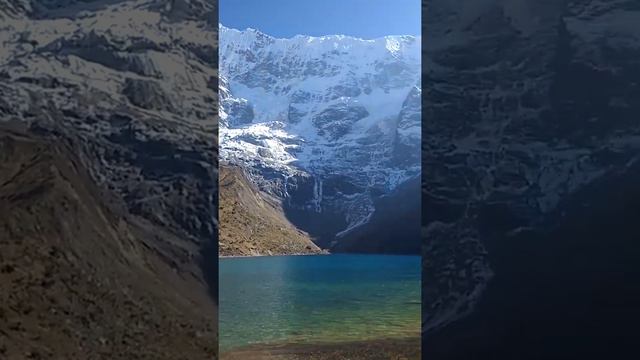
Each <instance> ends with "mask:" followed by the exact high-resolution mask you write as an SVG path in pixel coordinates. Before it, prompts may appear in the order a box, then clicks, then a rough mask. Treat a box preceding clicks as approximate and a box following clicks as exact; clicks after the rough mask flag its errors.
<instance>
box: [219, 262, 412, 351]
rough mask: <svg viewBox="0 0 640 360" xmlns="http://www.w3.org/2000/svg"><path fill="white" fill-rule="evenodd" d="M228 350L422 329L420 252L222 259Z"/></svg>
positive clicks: (224, 345) (223, 337)
mask: <svg viewBox="0 0 640 360" xmlns="http://www.w3.org/2000/svg"><path fill="white" fill-rule="evenodd" d="M219 266H220V267H219V271H220V273H219V274H220V275H219V276H220V283H219V284H220V292H219V294H220V307H219V311H220V313H219V319H220V320H219V321H220V323H219V334H220V335H219V336H220V350H221V351H223V352H224V351H228V350H230V349H234V348H238V347H243V346H247V345H253V344H278V343H282V344H289V343H331V342H343V341H360V340H373V339H382V338H408V337H418V336H420V323H421V320H420V314H421V312H420V272H421V265H420V257H419V256H387V255H318V256H273V257H248V258H223V259H220V265H219Z"/></svg>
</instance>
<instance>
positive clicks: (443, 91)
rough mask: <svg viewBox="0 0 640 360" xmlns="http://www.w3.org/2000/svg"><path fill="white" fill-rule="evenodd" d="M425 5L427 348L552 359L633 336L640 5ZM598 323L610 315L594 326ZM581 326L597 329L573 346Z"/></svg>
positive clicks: (448, 353) (444, 354)
mask: <svg viewBox="0 0 640 360" xmlns="http://www.w3.org/2000/svg"><path fill="white" fill-rule="evenodd" d="M423 9H424V10H425V12H424V14H425V16H424V22H423V24H425V25H424V26H425V27H424V32H425V37H424V41H425V42H424V53H423V56H424V60H423V61H424V65H425V66H424V70H423V71H424V73H423V80H424V84H425V86H424V91H425V93H424V95H425V96H424V97H423V112H424V123H423V139H424V142H423V161H424V164H423V169H424V172H425V174H426V176H424V177H423V235H424V236H425V239H424V241H425V243H424V248H423V261H424V264H423V265H424V285H423V304H424V307H423V314H424V323H423V331H424V332H425V337H424V338H423V340H424V343H423V351H424V356H425V357H426V358H429V359H457V358H460V359H467V358H469V357H470V356H471V354H474V356H477V357H479V358H483V359H484V358H491V359H502V358H519V359H520V358H536V356H538V357H537V358H543V357H545V356H547V357H548V356H549V354H552V353H553V347H554V346H555V345H561V346H560V348H559V350H561V352H560V353H558V354H562V355H563V356H565V358H566V356H573V355H577V354H588V353H589V351H588V350H587V349H590V350H594V351H595V350H601V349H602V348H604V347H606V346H608V345H611V348H612V349H614V350H615V346H614V345H616V344H617V345H628V344H625V343H624V339H625V336H627V335H628V333H625V331H626V330H627V329H628V326H627V325H628V323H626V322H624V321H622V320H621V318H620V317H618V316H619V315H616V314H613V313H611V312H609V314H610V315H611V317H608V315H605V314H607V311H608V310H607V309H609V310H611V309H612V307H610V306H609V305H607V302H609V304H611V303H612V302H615V301H616V300H615V299H621V298H627V299H628V303H627V304H626V305H625V306H626V310H625V314H626V315H628V316H630V317H631V318H632V319H637V310H636V309H638V307H640V304H639V303H638V297H637V296H636V295H634V294H637V288H635V287H633V286H630V285H625V282H624V280H623V277H621V275H618V274H619V273H616V272H617V271H618V270H616V269H622V268H626V271H629V270H630V268H627V266H631V263H630V262H629V261H628V259H626V258H623V257H624V255H622V254H625V253H626V254H637V252H638V248H637V246H635V245H634V244H633V242H632V241H631V238H632V237H633V236H632V235H633V234H636V235H637V234H638V229H637V228H635V225H634V220H631V219H632V218H634V216H637V209H636V208H634V206H635V205H634V204H637V198H635V197H630V198H629V199H627V200H628V201H629V202H618V201H617V200H614V199H615V198H616V197H617V196H618V195H616V194H617V193H616V192H617V191H619V189H616V187H619V186H623V187H625V188H626V187H627V186H631V185H630V184H632V183H633V181H636V182H637V179H638V172H637V171H636V170H634V168H635V166H634V165H633V164H635V162H636V161H637V160H638V153H639V151H638V150H639V148H640V137H639V136H638V135H640V123H639V122H638V114H640V108H639V106H640V60H638V59H640V31H639V28H638V27H637V26H635V24H637V23H639V22H640V6H638V4H637V2H634V1H596V0H593V1H544V2H539V1H528V0H523V1H499V0H487V1H480V2H472V1H454V2H451V1H440V0H433V1H425V2H423ZM625 178H628V181H629V182H621V181H622V179H625ZM625 184H626V185H625ZM603 194H607V196H611V199H610V201H611V203H610V204H607V201H606V198H605V199H602V198H600V196H601V195H603ZM630 195H631V194H630ZM596 204H598V205H596ZM605 206H613V208H612V209H611V213H608V212H602V211H601V208H603V207H605ZM565 214H566V217H563V216H565ZM615 214H618V215H617V216H616V215H615ZM632 214H634V215H632ZM598 217H602V218H601V221H596V220H597V219H598ZM616 217H617V218H618V220H620V219H628V221H624V222H620V221H617V220H616ZM589 219H591V220H589ZM581 222H584V223H583V225H584V226H588V227H587V229H589V230H590V232H585V231H581V230H580V229H579V227H576V224H580V223H581ZM587 222H588V223H587ZM614 224H615V226H616V228H615V229H612V228H609V229H608V227H610V226H614ZM607 229H608V230H607ZM606 234H610V235H611V236H615V237H616V239H610V238H609V236H608V235H606ZM636 237H637V236H636ZM609 247H610V249H609V250H608V251H605V248H609ZM603 252H605V253H608V254H609V255H606V256H605V257H604V258H603V257H602V254H603ZM614 254H617V255H615V256H614ZM509 259H511V260H509ZM625 259H626V260H625ZM618 260H619V261H620V262H619V263H617V261H618ZM588 262H592V263H593V264H600V265H593V266H587V265H585V263H588ZM545 264H547V265H548V268H547V267H546V266H545ZM542 267H544V269H543V268H542ZM556 271H557V278H554V276H555V272H556ZM579 272H582V274H579ZM632 273H633V272H632ZM598 274H601V275H598ZM574 275H575V277H573V278H572V276H574ZM491 279H493V280H491ZM608 282H609V283H610V284H608V285H607V283H608ZM589 283H591V284H592V285H588V284H589ZM487 284H488V288H487ZM485 288H486V295H485V296H483V294H485V291H484V290H485ZM609 291H611V298H609V300H605V299H606V298H607V293H608V292H609ZM525 293H526V294H527V295H526V301H522V300H523V294H525ZM563 295H564V296H566V298H565V299H564V300H566V301H567V302H563V301H564V300H558V301H554V300H553V298H554V297H558V296H563ZM592 299H600V300H598V301H592ZM478 301H479V302H478ZM569 302H571V303H572V304H569ZM476 303H477V311H476V312H473V309H474V304H476ZM572 307H573V308H572ZM470 312H471V314H472V315H470V317H469V318H468V319H466V320H465V319H464V316H465V315H467V314H469V313H470ZM571 314H574V315H575V314H580V316H583V317H584V318H583V319H582V320H581V321H578V320H577V318H576V317H574V316H573V315H571ZM461 318H462V320H460V321H458V322H455V323H453V324H451V325H449V326H446V325H447V324H450V323H451V322H452V321H454V320H456V319H461ZM607 318H608V320H605V319H607ZM596 319H597V321H602V323H603V324H609V325H610V327H609V328H606V329H604V328H603V329H599V330H597V329H594V328H593V327H592V325H593V324H595V322H596ZM613 319H617V321H616V320H613ZM590 320H593V322H591V323H589V321H590ZM572 321H576V322H575V323H574V325H573V326H574V327H571V326H572V325H570V324H571V322H572ZM543 322H544V324H543ZM635 322H636V323H637V320H636V321H635ZM576 324H582V325H584V326H585V327H587V328H588V329H589V330H585V331H584V332H580V333H579V334H580V335H582V336H584V338H585V339H591V340H587V341H585V342H583V343H581V344H577V343H576V342H573V340H572V339H566V340H567V341H566V342H565V343H564V344H562V343H561V342H562V341H561V340H560V339H561V338H559V337H557V336H560V335H570V334H572V331H574V330H575V331H578V330H577V329H576V328H575V326H577V325H576ZM556 325H557V327H555V326H556ZM527 326H531V327H530V328H527ZM554 327H555V328H554ZM607 333H609V334H616V336H619V337H620V339H622V340H621V341H619V342H615V341H613V339H612V338H611V337H608V335H607ZM546 334H552V335H555V336H556V339H558V341H559V343H554V342H553V340H552V338H553V337H552V336H546ZM574 339H577V338H574ZM464 344H468V346H464ZM505 344H506V345H505ZM509 344H512V345H513V346H510V345H509ZM580 346H582V347H583V349H585V350H584V351H582V352H581V350H579V347H580ZM599 346H602V348H600V347H599ZM554 355H557V354H554ZM563 356H560V357H563Z"/></svg>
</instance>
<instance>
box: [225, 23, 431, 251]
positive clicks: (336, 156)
mask: <svg viewBox="0 0 640 360" xmlns="http://www.w3.org/2000/svg"><path fill="white" fill-rule="evenodd" d="M220 41H221V46H220V71H221V82H220V101H221V108H220V110H221V128H220V134H221V158H222V159H224V160H225V161H228V162H230V163H232V164H235V165H240V166H243V167H245V168H247V174H249V176H250V180H251V181H252V182H253V183H255V184H256V185H257V186H258V187H259V188H260V190H262V191H265V192H267V193H270V194H271V195H273V196H276V197H278V198H280V199H282V201H283V204H284V211H285V213H286V215H287V217H288V218H289V219H290V220H291V221H292V222H293V223H294V224H295V225H296V226H298V227H299V228H301V229H303V230H305V231H306V232H308V233H309V234H310V235H311V236H312V237H313V238H314V241H315V242H316V243H317V244H318V245H320V246H321V247H323V248H329V249H332V250H336V249H337V246H338V244H340V242H341V241H343V240H344V241H346V242H349V243H350V244H351V245H350V246H340V248H341V249H342V250H344V251H346V250H347V249H349V251H356V252H357V251H366V252H369V251H372V249H374V248H375V249H378V250H377V251H381V252H385V251H388V252H397V251H398V250H395V249H392V248H389V249H387V248H385V247H384V246H381V247H376V246H369V245H368V244H365V241H366V240H364V239H362V238H361V237H360V239H361V240H355V239H354V238H353V234H354V232H353V230H355V229H358V228H361V227H363V226H364V225H366V224H368V223H369V221H370V220H371V219H372V216H373V214H374V212H375V211H376V210H381V209H379V208H378V209H377V207H376V206H379V205H380V204H381V203H383V202H384V201H379V198H380V197H381V196H383V195H389V194H391V193H392V192H393V191H394V190H395V189H396V188H397V187H398V186H399V185H400V184H402V183H405V182H407V181H410V180H411V179H415V178H416V177H417V176H418V174H419V171H420V163H419V158H420V152H419V143H420V101H419V99H420V94H421V91H420V70H419V67H420V39H419V38H416V37H413V36H388V37H384V38H379V39H374V40H363V39H357V38H353V37H349V36H342V35H330V36H324V37H309V36H303V35H299V36H295V37H293V38H290V39H277V38H274V37H271V36H269V35H266V34H264V33H262V32H260V31H258V30H255V29H247V30H243V31H239V30H235V29H229V28H226V27H224V26H222V25H221V26H220ZM414 205H417V204H414ZM392 206H397V204H395V203H394V204H393V205H392ZM413 211H415V212H418V211H419V210H418V206H415V207H414V209H413ZM415 220H416V221H415V223H416V224H417V218H416V219H415ZM365 227H366V226H365ZM415 229H416V231H414V232H413V233H412V234H407V236H404V234H400V235H402V236H401V238H398V239H396V241H397V242H399V243H400V242H404V241H408V242H410V241H412V240H413V239H418V231H417V225H416V226H415ZM364 231H365V232H370V231H371V230H366V229H365V230H364ZM361 232H362V230H359V231H358V232H356V233H361ZM380 244H382V242H380V243H379V244H378V245H380ZM358 245H362V246H358ZM414 251H416V253H417V250H416V249H414Z"/></svg>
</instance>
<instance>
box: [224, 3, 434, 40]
mask: <svg viewBox="0 0 640 360" xmlns="http://www.w3.org/2000/svg"><path fill="white" fill-rule="evenodd" d="M219 4H220V22H221V23H222V24H223V25H224V26H227V27H230V28H235V29H240V30H243V29H246V28H248V27H251V28H254V29H258V30H260V31H262V32H264V33H266V34H269V35H272V36H275V37H292V36H294V35H298V34H301V35H312V36H321V35H334V34H341V35H351V36H356V37H361V38H365V39H372V38H377V37H381V36H385V35H419V34H420V29H421V27H420V15H421V8H420V0H220V2H219Z"/></svg>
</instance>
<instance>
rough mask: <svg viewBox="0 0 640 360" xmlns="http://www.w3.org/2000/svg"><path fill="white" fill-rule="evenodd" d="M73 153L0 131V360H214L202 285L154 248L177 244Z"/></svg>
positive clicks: (52, 142) (209, 308)
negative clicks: (99, 181)
mask: <svg viewBox="0 0 640 360" xmlns="http://www.w3.org/2000/svg"><path fill="white" fill-rule="evenodd" d="M79 152H80V150H79V149H78V148H76V147H75V146H73V145H71V144H70V143H69V142H67V141H66V140H65V139H61V138H59V139H51V137H48V139H47V140H45V139H43V138H40V137H38V136H35V135H30V134H26V133H23V132H18V131H12V130H6V129H0V358H2V359H23V358H33V359H54V358H55V359H154V360H155V359H215V358H216V355H215V353H216V341H217V339H216V335H215V322H216V318H215V313H216V312H215V306H214V305H213V302H212V301H210V300H209V297H208V294H207V288H206V285H205V284H204V283H203V281H201V280H199V279H200V276H199V275H198V274H196V273H189V272H181V271H179V270H177V267H175V266H174V265H175V264H176V263H178V262H180V261H184V259H183V258H184V256H185V255H183V254H181V253H180V252H179V251H176V250H174V251H173V252H169V251H167V250H166V249H168V248H169V247H167V246H165V247H163V246H161V245H160V244H178V243H179V241H178V240H179V239H176V238H175V237H174V236H173V235H171V234H168V233H167V232H166V231H165V230H162V229H159V228H158V227H157V226H155V225H152V224H150V223H148V222H146V221H145V220H142V219H140V218H137V217H135V216H132V215H131V214H129V213H128V212H127V211H126V210H124V209H126V207H124V206H120V205H119V203H118V200H117V197H115V196H112V194H110V193H107V192H104V191H101V190H100V188H99V187H98V186H97V185H95V183H94V181H93V180H92V178H91V177H90V176H89V174H88V172H87V170H86V168H85V167H84V166H83V163H82V162H81V160H80V157H79V156H77V154H79ZM174 249H175V247H174Z"/></svg>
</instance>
